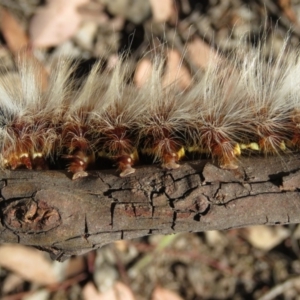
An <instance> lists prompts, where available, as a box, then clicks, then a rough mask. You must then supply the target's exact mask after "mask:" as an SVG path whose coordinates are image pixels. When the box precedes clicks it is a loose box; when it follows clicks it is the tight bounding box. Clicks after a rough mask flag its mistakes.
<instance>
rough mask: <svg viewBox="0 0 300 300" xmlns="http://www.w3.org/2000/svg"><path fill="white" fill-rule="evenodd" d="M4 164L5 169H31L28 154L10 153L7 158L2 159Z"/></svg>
mask: <svg viewBox="0 0 300 300" xmlns="http://www.w3.org/2000/svg"><path fill="white" fill-rule="evenodd" d="M4 163H5V166H6V167H9V168H11V169H12V170H15V169H17V168H20V167H25V168H26V169H29V170H31V169H32V163H31V159H30V155H29V153H28V152H22V153H11V154H10V155H9V156H8V157H7V158H4Z"/></svg>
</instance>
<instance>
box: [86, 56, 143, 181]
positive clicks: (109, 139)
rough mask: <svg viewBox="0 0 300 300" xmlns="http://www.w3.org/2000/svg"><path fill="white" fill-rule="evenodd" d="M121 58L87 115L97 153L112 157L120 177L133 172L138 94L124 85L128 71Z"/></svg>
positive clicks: (130, 87)
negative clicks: (89, 117)
mask: <svg viewBox="0 0 300 300" xmlns="http://www.w3.org/2000/svg"><path fill="white" fill-rule="evenodd" d="M123 60H124V57H121V58H120V59H119V61H118V62H117V64H116V66H115V67H114V69H113V71H112V76H111V79H110V83H109V85H108V87H107V88H106V90H105V92H104V93H103V97H101V98H98V101H97V104H96V105H95V109H94V111H93V113H92V115H91V119H92V121H91V122H92V124H93V130H94V132H95V133H94V134H95V136H98V141H97V149H98V155H99V156H100V157H101V156H104V157H107V158H109V159H111V160H113V161H114V162H115V163H116V165H117V167H118V170H120V176H121V177H124V176H127V175H129V174H132V173H134V172H135V169H134V168H133V165H134V164H135V163H136V162H137V161H138V152H137V148H136V139H137V138H136V123H137V120H138V118H139V114H140V111H139V109H140V108H139V106H138V105H137V103H136V100H137V99H136V98H137V95H138V93H137V90H136V88H134V86H133V85H132V84H128V81H129V78H128V76H129V73H128V70H127V68H126V65H124V64H123V63H124V61H123Z"/></svg>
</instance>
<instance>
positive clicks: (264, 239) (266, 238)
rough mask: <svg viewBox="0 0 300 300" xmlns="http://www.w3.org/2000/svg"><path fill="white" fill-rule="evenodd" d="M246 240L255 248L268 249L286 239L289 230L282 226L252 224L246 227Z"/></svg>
mask: <svg viewBox="0 0 300 300" xmlns="http://www.w3.org/2000/svg"><path fill="white" fill-rule="evenodd" d="M247 233H248V234H247V240H248V242H249V243H250V244H251V245H252V246H253V247H255V248H258V249H261V250H265V251H269V250H271V249H272V248H274V247H276V246H277V245H279V244H280V243H281V242H282V241H283V240H284V239H286V238H287V237H288V236H289V235H290V232H289V230H288V229H286V228H284V227H271V226H252V227H249V228H247Z"/></svg>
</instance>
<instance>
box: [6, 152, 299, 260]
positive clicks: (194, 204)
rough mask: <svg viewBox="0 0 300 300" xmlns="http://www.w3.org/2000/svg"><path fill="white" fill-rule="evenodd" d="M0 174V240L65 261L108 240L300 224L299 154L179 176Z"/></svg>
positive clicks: (207, 165)
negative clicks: (32, 248) (229, 168)
mask: <svg viewBox="0 0 300 300" xmlns="http://www.w3.org/2000/svg"><path fill="white" fill-rule="evenodd" d="M70 177H71V176H70V175H69V174H68V173H66V172H64V171H28V170H17V171H5V172H3V171H2V172H0V178H2V179H1V180H0V188H1V198H0V199H1V202H0V217H1V224H0V242H1V243H7V242H9V243H21V244H25V245H31V246H35V247H37V248H39V249H41V250H45V251H48V252H49V253H50V254H51V256H52V258H53V259H57V260H60V261H62V260H64V259H66V258H68V257H69V256H71V255H78V254H83V253H85V252H88V251H91V250H94V249H96V248H99V247H101V246H103V245H105V244H108V243H110V242H113V241H116V240H121V239H132V238H137V237H142V236H145V235H150V234H171V233H177V232H199V231H206V230H216V229H217V230H220V229H230V228H236V227H244V226H249V225H256V224H265V225H274V224H289V223H300V195H299V192H298V188H300V154H294V155H289V156H284V157H267V158H262V157H256V158H253V157H251V158H243V159H241V162H240V167H239V168H238V169H237V170H230V171H229V170H222V169H220V168H218V167H216V166H215V165H213V164H212V163H211V162H209V161H193V162H186V163H183V164H182V165H181V167H180V168H179V169H177V170H173V171H164V170H162V169H159V168H158V167H156V166H146V167H140V168H138V169H137V171H136V173H135V174H133V175H132V176H129V177H127V178H120V177H118V174H117V173H116V171H115V170H109V171H93V172H90V175H89V176H88V177H86V178H81V179H79V180H75V181H72V180H71V179H70Z"/></svg>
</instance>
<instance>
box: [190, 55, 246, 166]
mask: <svg viewBox="0 0 300 300" xmlns="http://www.w3.org/2000/svg"><path fill="white" fill-rule="evenodd" d="M239 80H240V77H239V73H238V72H237V70H236V69H235V66H234V65H231V64H230V63H229V62H226V61H223V62H221V61H220V60H219V61H218V63H216V62H215V59H214V57H212V59H211V61H210V63H209V64H208V69H207V70H206V72H205V74H204V76H202V78H200V79H199V81H198V82H196V83H195V84H194V87H193V88H192V89H191V90H190V91H189V92H187V95H186V98H187V101H188V102H189V103H190V105H189V107H191V110H190V112H189V114H190V117H191V118H192V121H191V122H190V125H189V127H190V129H189V130H188V134H189V135H190V138H189V139H188V140H189V141H191V142H190V144H189V145H188V150H189V151H191V152H200V153H202V152H204V153H207V154H208V155H210V156H212V157H213V158H214V159H216V160H217V161H218V164H219V165H220V167H221V168H223V169H236V168H238V156H239V155H240V154H241V149H240V143H241V142H245V137H246V133H247V132H249V131H250V127H249V126H248V125H247V123H245V124H244V126H241V124H242V123H243V121H244V120H245V118H246V117H247V116H248V113H249V112H248V109H247V107H246V104H245V102H244V100H245V92H244V91H243V90H242V89H241V88H240V85H239Z"/></svg>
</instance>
